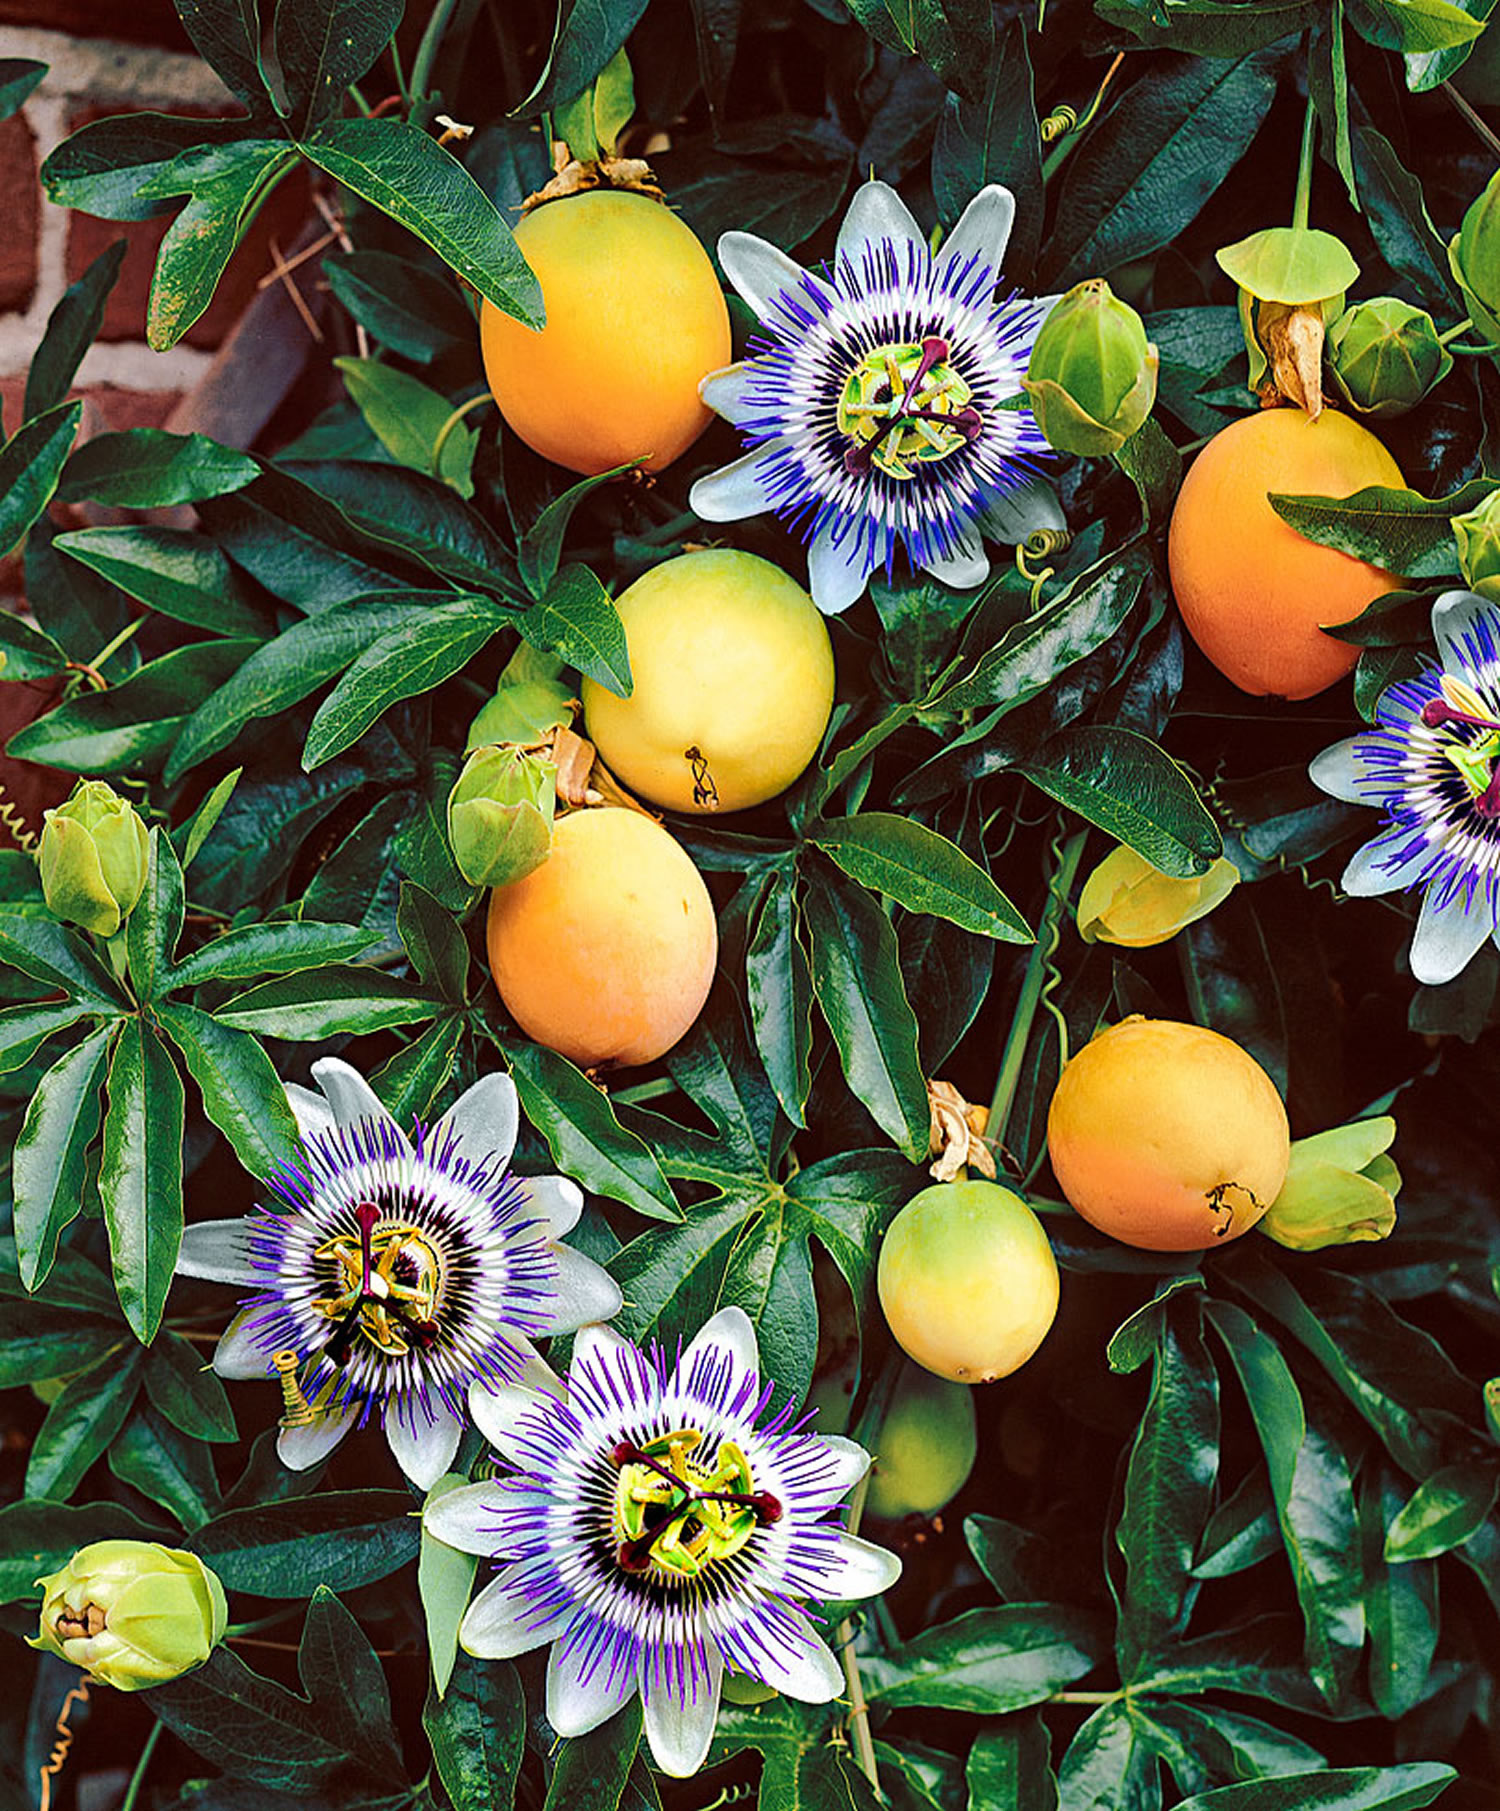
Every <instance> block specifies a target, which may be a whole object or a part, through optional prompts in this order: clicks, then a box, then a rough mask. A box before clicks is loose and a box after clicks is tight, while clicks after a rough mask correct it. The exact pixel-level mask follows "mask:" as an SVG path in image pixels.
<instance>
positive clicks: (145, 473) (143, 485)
mask: <svg viewBox="0 0 1500 1811" xmlns="http://www.w3.org/2000/svg"><path fill="white" fill-rule="evenodd" d="M258 470H259V467H258V466H257V465H256V463H255V461H254V460H253V459H251V458H249V457H248V456H247V455H246V454H244V453H239V452H236V451H235V450H234V448H233V447H227V446H220V445H219V444H218V442H217V441H214V440H210V439H209V438H208V437H207V435H204V434H169V433H167V432H166V430H165V429H164V428H127V429H126V430H125V432H124V433H121V434H96V435H95V436H94V438H93V439H92V440H88V441H85V442H84V444H83V445H82V446H81V447H79V449H78V451H77V452H76V453H75V454H74V455H73V457H72V458H71V459H70V460H69V461H68V467H67V470H66V472H64V474H63V481H62V483H61V485H60V486H59V487H58V494H59V496H60V497H61V498H62V500H63V502H64V503H83V502H90V503H108V504H113V505H115V506H116V507H117V508H121V509H161V508H164V507H165V506H166V505H168V504H171V503H197V502H198V501H200V500H201V499H202V498H204V497H218V496H222V495H224V493H225V492H227V491H236V490H239V489H240V488H241V486H243V485H246V484H248V483H250V481H251V479H253V478H254V477H255V476H256V474H257V472H258Z"/></svg>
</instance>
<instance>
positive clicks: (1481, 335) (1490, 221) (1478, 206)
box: [1448, 170, 1500, 354]
mask: <svg viewBox="0 0 1500 1811" xmlns="http://www.w3.org/2000/svg"><path fill="white" fill-rule="evenodd" d="M1448 263H1449V265H1450V267H1451V268H1452V271H1453V275H1454V278H1455V279H1456V280H1457V283H1458V286H1459V288H1460V289H1461V290H1462V291H1463V296H1464V303H1465V305H1466V306H1467V308H1468V310H1469V319H1470V320H1471V321H1472V322H1473V323H1474V337H1475V338H1476V339H1480V340H1483V341H1484V343H1485V344H1486V345H1487V346H1489V347H1490V348H1491V350H1492V351H1494V352H1496V353H1497V354H1500V170H1497V171H1496V172H1495V174H1494V175H1493V176H1492V177H1491V178H1490V179H1489V181H1488V183H1486V184H1485V187H1484V190H1483V193H1482V194H1481V195H1480V196H1479V198H1478V200H1476V201H1475V202H1474V204H1473V205H1472V206H1471V207H1470V209H1469V211H1468V213H1467V214H1465V215H1464V220H1463V225H1462V226H1461V227H1460V228H1459V229H1458V232H1457V234H1456V235H1455V236H1454V238H1452V239H1451V240H1450V241H1449V243H1448Z"/></svg>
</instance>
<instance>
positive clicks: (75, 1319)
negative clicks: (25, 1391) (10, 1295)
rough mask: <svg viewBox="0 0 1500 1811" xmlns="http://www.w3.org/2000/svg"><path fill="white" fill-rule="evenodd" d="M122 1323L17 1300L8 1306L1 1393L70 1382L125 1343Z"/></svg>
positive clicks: (55, 1305)
mask: <svg viewBox="0 0 1500 1811" xmlns="http://www.w3.org/2000/svg"><path fill="white" fill-rule="evenodd" d="M123 1334H124V1329H123V1328H122V1327H121V1325H120V1323H119V1321H118V1320H106V1319H104V1318H103V1317H102V1316H100V1315H96V1314H79V1313H78V1312H77V1311H76V1310H74V1309H72V1308H68V1307H64V1306H62V1305H61V1304H59V1303H54V1302H53V1301H52V1299H51V1296H50V1293H49V1297H48V1299H47V1300H46V1301H45V1302H34V1301H26V1300H22V1301H12V1302H7V1304H6V1307H5V1344H4V1346H3V1347H0V1389H7V1390H8V1389H12V1388H14V1386H15V1385H16V1384H19V1383H44V1382H46V1381H47V1379H49V1378H52V1377H68V1376H70V1375H71V1374H72V1373H73V1372H74V1371H82V1370H84V1369H86V1368H87V1367H88V1366H89V1365H92V1364H94V1363H95V1362H96V1361H97V1360H98V1359H100V1358H102V1357H103V1356H104V1354H105V1353H106V1352H107V1351H109V1350H112V1349H113V1348H115V1347H118V1346H121V1345H123V1344H124V1338H123Z"/></svg>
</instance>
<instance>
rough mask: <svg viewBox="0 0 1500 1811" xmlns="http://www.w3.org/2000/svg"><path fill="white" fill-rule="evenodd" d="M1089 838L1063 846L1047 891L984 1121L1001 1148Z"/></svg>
mask: <svg viewBox="0 0 1500 1811" xmlns="http://www.w3.org/2000/svg"><path fill="white" fill-rule="evenodd" d="M1087 836H1088V832H1087V831H1086V830H1080V831H1078V832H1077V833H1076V835H1074V836H1072V837H1070V838H1069V839H1068V841H1067V842H1066V843H1065V844H1064V845H1063V849H1062V853H1061V854H1060V855H1059V857H1058V861H1057V870H1056V872H1055V873H1054V874H1053V876H1052V881H1051V884H1050V885H1049V886H1048V889H1047V900H1046V904H1045V905H1043V907H1042V916H1041V919H1040V921H1039V923H1038V924H1037V927H1036V942H1035V943H1034V944H1032V946H1031V954H1030V955H1029V956H1028V957H1027V959H1026V973H1025V974H1024V975H1023V976H1022V977H1021V993H1020V997H1019V999H1018V1000H1017V1001H1016V1011H1015V1017H1014V1018H1013V1019H1012V1020H1011V1022H1010V1032H1009V1034H1008V1035H1007V1037H1006V1040H1005V1051H1004V1054H1003V1055H1002V1056H1001V1058H1000V1073H999V1075H998V1076H997V1077H996V1078H995V1092H994V1094H993V1095H992V1096H991V1099H990V1111H989V1118H988V1119H987V1120H986V1121H985V1128H984V1135H985V1138H986V1139H987V1140H988V1141H989V1142H990V1143H991V1144H995V1145H999V1144H1003V1143H1004V1141H1005V1128H1006V1126H1007V1125H1008V1124H1009V1122H1010V1110H1011V1108H1012V1106H1014V1104H1015V1098H1016V1088H1017V1087H1018V1085H1019V1084H1020V1080H1021V1064H1022V1063H1023V1062H1024V1061H1025V1058H1026V1046H1027V1044H1028V1042H1029V1041H1030V1039H1031V1026H1032V1021H1033V1020H1034V1019H1035V1018H1036V1009H1037V1007H1038V1006H1039V1005H1040V1004H1041V998H1042V989H1043V987H1045V985H1046V981H1047V964H1048V962H1049V961H1050V959H1051V956H1052V952H1053V950H1054V949H1056V948H1057V939H1058V937H1059V935H1060V925H1061V919H1062V915H1063V913H1064V912H1065V911H1066V910H1067V908H1068V894H1069V893H1070V892H1071V891H1072V887H1073V881H1074V878H1075V877H1076V875H1077V873H1078V864H1079V863H1080V862H1081V861H1082V860H1083V845H1084V841H1085V839H1086V838H1087Z"/></svg>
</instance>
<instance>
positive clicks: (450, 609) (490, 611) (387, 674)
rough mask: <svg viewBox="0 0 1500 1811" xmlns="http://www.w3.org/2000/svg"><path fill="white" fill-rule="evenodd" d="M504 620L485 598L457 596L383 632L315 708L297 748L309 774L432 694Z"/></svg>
mask: <svg viewBox="0 0 1500 1811" xmlns="http://www.w3.org/2000/svg"><path fill="white" fill-rule="evenodd" d="M509 620H510V618H509V616H508V615H507V613H506V612H505V611H503V610H501V609H500V608H499V607H498V606H497V605H495V604H493V603H491V601H490V600H489V599H488V598H485V597H459V598H455V599H454V600H453V601H452V602H451V603H443V604H436V605H434V606H433V607H432V608H430V609H428V610H426V611H424V612H423V613H422V615H421V616H419V617H417V618H415V619H411V618H408V619H407V620H406V621H405V622H403V623H401V624H399V625H398V626H397V627H395V628H393V629H389V630H387V631H386V633H385V634H383V635H382V636H381V637H380V638H379V639H378V640H377V641H374V642H372V643H371V644H370V645H369V646H368V647H366V648H365V649H364V651H363V652H362V653H360V654H359V655H357V656H356V658H355V660H354V662H353V664H352V665H351V666H350V667H349V670H348V671H347V672H346V673H345V674H344V676H343V677H342V678H341V679H340V680H339V682H338V684H337V685H336V686H335V687H334V688H333V690H332V692H330V693H329V695H328V697H327V698H325V699H324V700H323V702H322V704H321V705H319V707H318V711H317V715H316V716H315V717H314V718H313V720H312V727H311V728H310V729H309V730H308V733H307V744H306V746H305V747H304V749H303V751H302V765H303V766H304V767H305V768H306V769H307V770H308V771H309V772H311V771H312V769H313V768H315V767H321V766H322V764H323V763H324V762H325V761H331V760H332V759H333V757H334V756H335V755H340V754H342V753H343V752H344V750H345V749H346V748H351V747H352V746H353V745H354V744H355V743H356V742H357V741H358V740H359V739H360V737H361V736H362V735H363V734H364V733H365V731H366V730H367V729H369V727H370V725H371V724H372V723H374V722H375V721H376V719H377V718H379V717H381V716H383V715H384V713H385V712H386V711H388V710H389V709H390V708H391V706H392V705H394V704H399V703H400V702H401V701H402V700H403V699H404V698H415V697H418V696H420V695H421V694H422V693H423V692H430V691H431V690H432V689H433V688H434V687H435V686H439V685H441V684H442V683H443V681H444V680H445V679H451V678H452V677H453V675H454V674H455V673H457V672H460V671H461V670H462V669H463V668H464V667H465V666H467V665H468V663H469V661H471V660H472V659H473V658H474V656H475V655H476V654H478V653H479V652H480V651H481V650H482V649H483V648H484V647H485V646H486V645H487V644H488V643H489V642H490V641H492V640H493V639H494V637H495V636H496V635H498V634H499V633H500V631H501V629H503V628H504V627H505V626H506V625H507V623H508V622H509Z"/></svg>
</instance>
